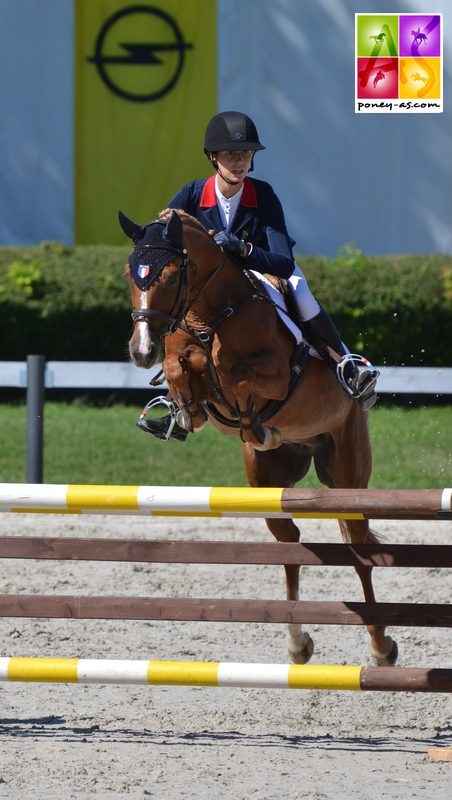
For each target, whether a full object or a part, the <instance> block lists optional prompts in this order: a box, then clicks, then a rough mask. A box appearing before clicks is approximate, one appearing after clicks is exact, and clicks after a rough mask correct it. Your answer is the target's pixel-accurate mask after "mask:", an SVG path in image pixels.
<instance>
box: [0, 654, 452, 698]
mask: <svg viewBox="0 0 452 800" xmlns="http://www.w3.org/2000/svg"><path fill="white" fill-rule="evenodd" d="M0 681H11V682H18V681H22V682H27V683H103V684H143V685H149V684H150V685H166V686H217V687H239V688H260V689H318V690H330V691H331V690H334V691H338V690H341V691H342V690H349V691H360V690H367V691H405V692H407V691H412V692H413V691H422V692H452V669H432V670H429V669H424V668H415V667H412V668H410V667H406V668H397V667H362V666H338V665H328V664H319V665H315V664H312V665H311V664H305V665H298V664H295V665H293V664H292V665H291V664H254V663H250V664H246V663H233V662H231V663H228V662H221V661H205V662H196V661H134V660H108V659H83V658H14V657H11V658H0Z"/></svg>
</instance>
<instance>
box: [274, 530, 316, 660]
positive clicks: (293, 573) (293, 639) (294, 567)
mask: <svg viewBox="0 0 452 800" xmlns="http://www.w3.org/2000/svg"><path fill="white" fill-rule="evenodd" d="M265 522H266V524H267V527H268V529H269V531H270V532H271V533H272V534H273V536H274V537H275V539H277V541H278V542H298V541H299V538H300V531H299V530H298V528H297V526H296V525H294V523H293V522H292V520H291V519H266V520H265ZM284 569H285V572H286V597H287V599H288V600H298V599H299V577H300V567H299V565H298V564H286V565H285V566H284ZM287 649H288V651H289V656H290V659H291V661H293V663H294V664H306V663H307V662H308V661H309V659H310V658H311V656H312V654H313V652H314V642H313V641H312V639H311V637H310V635H309V633H307V632H306V631H303V629H302V627H301V625H299V624H298V623H289V625H288V626H287Z"/></svg>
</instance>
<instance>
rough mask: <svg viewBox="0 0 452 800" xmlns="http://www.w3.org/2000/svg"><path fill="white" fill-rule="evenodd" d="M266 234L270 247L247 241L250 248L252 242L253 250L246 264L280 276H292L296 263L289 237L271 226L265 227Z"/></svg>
mask: <svg viewBox="0 0 452 800" xmlns="http://www.w3.org/2000/svg"><path fill="white" fill-rule="evenodd" d="M265 234H266V237H267V242H268V246H269V248H270V249H269V250H264V248H263V247H255V246H254V245H252V243H247V247H248V249H250V244H251V252H250V253H249V255H248V256H247V257H246V259H245V263H246V266H247V267H251V268H252V269H256V270H257V271H258V272H270V273H271V274H272V275H277V276H278V278H290V276H291V275H292V272H293V271H294V267H295V264H294V260H293V256H292V248H291V246H290V240H289V237H288V236H287V235H286V234H285V233H281V231H278V230H276V229H275V228H271V227H267V228H266V229H265Z"/></svg>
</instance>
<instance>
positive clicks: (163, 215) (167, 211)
mask: <svg viewBox="0 0 452 800" xmlns="http://www.w3.org/2000/svg"><path fill="white" fill-rule="evenodd" d="M173 211H176V213H177V214H178V215H179V216H180V218H181V220H182V222H186V223H187V225H190V226H191V227H192V228H197V229H198V230H199V231H203V232H204V233H207V235H208V234H209V232H208V231H207V230H206V228H205V227H204V225H203V224H202V223H201V222H199V220H197V219H196V217H192V216H191V214H187V212H186V211H184V210H183V208H164V209H163V211H161V212H160V214H159V219H163V220H165V222H166V221H167V220H168V219H169V218H170V216H171V214H172V213H173Z"/></svg>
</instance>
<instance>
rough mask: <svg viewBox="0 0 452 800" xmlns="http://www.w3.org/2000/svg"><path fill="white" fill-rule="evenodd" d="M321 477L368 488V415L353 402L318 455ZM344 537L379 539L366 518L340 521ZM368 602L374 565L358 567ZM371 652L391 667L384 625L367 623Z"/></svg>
mask: <svg viewBox="0 0 452 800" xmlns="http://www.w3.org/2000/svg"><path fill="white" fill-rule="evenodd" d="M315 466H316V471H317V475H318V477H319V480H321V481H322V483H324V484H325V485H326V486H329V487H330V488H336V489H365V488H367V485H368V483H369V478H370V474H371V469H372V453H371V448H370V439H369V431H368V420H367V414H366V413H365V412H364V411H363V409H362V408H361V406H360V405H359V404H358V403H353V405H352V406H351V409H350V413H349V416H348V418H347V420H346V421H345V423H344V424H343V425H342V427H341V428H340V429H338V430H337V431H335V433H334V436H333V435H330V436H327V437H325V439H324V442H323V447H322V448H320V449H319V451H318V452H317V454H316V456H315ZM339 525H340V529H341V533H342V538H343V540H344V541H345V542H351V543H352V544H360V543H361V544H370V543H372V542H378V537H377V536H376V534H375V533H374V532H373V531H371V530H370V528H369V523H368V521H367V520H364V519H363V520H340V521H339ZM356 572H357V573H358V576H359V579H360V581H361V585H362V588H363V592H364V599H365V601H366V603H371V604H373V603H375V594H374V589H373V585H372V568H371V567H357V568H356ZM367 630H368V632H369V636H370V643H371V653H372V656H373V658H374V660H375V661H376V662H377V664H378V665H379V666H392V665H393V664H395V662H396V660H397V655H398V651H397V644H396V643H395V641H393V639H392V638H391V637H390V636H387V635H386V634H385V628H384V626H383V625H368V626H367Z"/></svg>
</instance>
